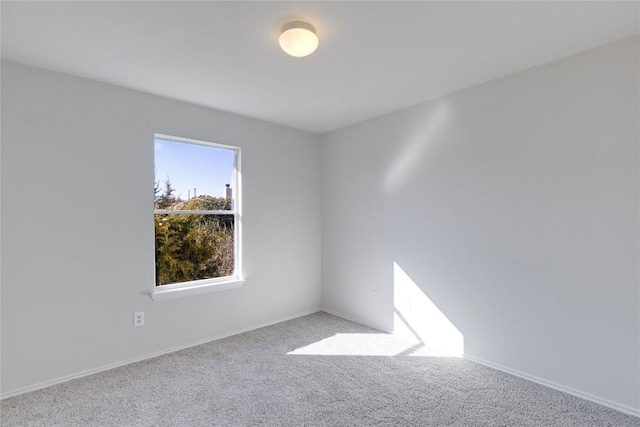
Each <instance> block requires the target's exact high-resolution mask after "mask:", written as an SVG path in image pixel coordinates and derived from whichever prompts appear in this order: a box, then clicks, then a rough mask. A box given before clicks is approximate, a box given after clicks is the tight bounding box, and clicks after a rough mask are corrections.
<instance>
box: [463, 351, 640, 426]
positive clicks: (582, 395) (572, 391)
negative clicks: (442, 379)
mask: <svg viewBox="0 0 640 427" xmlns="http://www.w3.org/2000/svg"><path fill="white" fill-rule="evenodd" d="M464 358H465V359H467V360H470V361H472V362H476V363H479V364H481V365H484V366H487V367H489V368H492V369H496V370H498V371H502V372H505V373H507V374H510V375H514V376H516V377H520V378H524V379H525V380H529V381H532V382H534V383H538V384H541V385H543V386H546V387H549V388H552V389H555V390H558V391H562V392H564V393H569V394H572V395H574V396H577V397H579V398H581V399H585V400H590V401H591V402H595V403H598V404H600V405H603V406H607V407H609V408H611V409H615V410H616V411H620V412H624V413H625V414H629V415H633V416H636V417H640V409H639V408H632V407H631V406H627V405H622V404H620V403H617V402H613V401H611V400H608V399H604V398H602V397H598V396H594V395H593V394H590V393H585V392H583V391H580V390H576V389H574V388H571V387H567V386H564V385H562V384H558V383H555V382H553V381H549V380H545V379H544V378H539V377H536V376H535V375H529V374H527V373H524V372H520V371H518V370H515V369H511V368H507V367H506V366H502V365H499V364H497V363H492V362H488V361H486V360H483V359H480V358H478V357H475V356H470V355H468V354H465V355H464Z"/></svg>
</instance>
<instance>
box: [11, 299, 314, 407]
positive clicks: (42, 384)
mask: <svg viewBox="0 0 640 427" xmlns="http://www.w3.org/2000/svg"><path fill="white" fill-rule="evenodd" d="M319 311H321V309H320V308H315V309H312V310H307V311H304V312H302V313H297V314H293V315H290V316H287V317H283V318H279V319H274V320H269V321H268V322H263V323H260V324H257V325H252V326H249V327H247V328H243V329H240V330H236V331H232V332H229V333H225V334H222V335H216V336H212V337H208V338H205V339H202V340H198V341H193V342H190V343H188V344H184V345H179V346H176V347H171V348H167V349H164V350H160V351H156V352H153V353H148V354H145V355H142V356H139V357H133V358H131V359H126V360H122V361H119V362H115V363H109V364H107V365H102V366H100V367H97V368H93V369H87V370H84V371H81V372H77V373H74V374H70V375H65V376H63V377H58V378H55V379H52V380H48V381H43V382H40V383H37V384H33V385H30V386H26V387H21V388H19V389H16V390H11V391H8V392H6V393H2V394H0V399H6V398H8V397H12V396H17V395H19V394H23V393H28V392H30V391H35V390H39V389H41V388H46V387H51V386H53V385H56V384H60V383H64V382H67V381H71V380H75V379H77V378H82V377H86V376H88V375H93V374H97V373H99V372H104V371H108V370H110V369H114V368H118V367H120V366H125V365H129V364H131V363H135V362H140V361H142V360H146V359H151V358H152V357H157V356H162V355H163V354H168V353H173V352H175V351H180V350H184V349H186V348H190V347H195V346H197V345H201V344H206V343H208V342H211V341H216V340H219V339H222V338H227V337H230V336H233V335H238V334H241V333H243V332H248V331H253V330H254V329H260V328H264V327H265V326H270V325H274V324H276V323H280V322H286V321H287V320H292V319H296V318H298V317H302V316H307V315H309V314H313V313H317V312H319Z"/></svg>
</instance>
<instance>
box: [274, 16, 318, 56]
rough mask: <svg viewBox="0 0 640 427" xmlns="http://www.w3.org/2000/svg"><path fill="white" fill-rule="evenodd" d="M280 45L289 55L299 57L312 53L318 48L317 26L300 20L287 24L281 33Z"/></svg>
mask: <svg viewBox="0 0 640 427" xmlns="http://www.w3.org/2000/svg"><path fill="white" fill-rule="evenodd" d="M280 47H281V48H282V50H284V51H285V52H287V53H288V54H289V55H291V56H295V57H298V58H301V57H303V56H307V55H311V54H312V53H313V52H315V50H316V49H317V48H318V36H317V35H316V30H315V28H313V26H312V25H310V24H307V23H306V22H300V21H297V22H289V23H288V24H285V25H284V27H282V34H281V35H280Z"/></svg>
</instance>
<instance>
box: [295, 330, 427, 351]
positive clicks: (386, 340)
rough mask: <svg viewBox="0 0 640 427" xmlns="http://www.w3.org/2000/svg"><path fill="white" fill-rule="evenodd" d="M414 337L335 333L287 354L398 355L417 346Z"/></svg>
mask: <svg viewBox="0 0 640 427" xmlns="http://www.w3.org/2000/svg"><path fill="white" fill-rule="evenodd" d="M419 345H420V343H419V342H418V341H417V340H415V339H410V340H406V339H398V338H397V337H394V336H393V335H391V334H386V333H382V332H381V333H373V334H356V333H353V334H348V333H345V334H335V335H333V336H331V337H329V338H325V339H323V340H320V341H317V342H314V343H313V344H309V345H307V346H304V347H300V348H298V349H295V350H294V351H291V352H289V353H287V354H291V355H307V356H309V355H313V356H398V355H401V354H403V353H404V352H406V351H408V350H411V349H412V348H415V347H416V346H419Z"/></svg>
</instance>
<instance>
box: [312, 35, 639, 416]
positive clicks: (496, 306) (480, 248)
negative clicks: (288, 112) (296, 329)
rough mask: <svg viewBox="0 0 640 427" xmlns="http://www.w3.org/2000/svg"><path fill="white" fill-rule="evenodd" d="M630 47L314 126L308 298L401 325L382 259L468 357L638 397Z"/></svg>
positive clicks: (634, 51) (634, 407)
mask: <svg viewBox="0 0 640 427" xmlns="http://www.w3.org/2000/svg"><path fill="white" fill-rule="evenodd" d="M638 49H639V45H638V38H630V39H625V40H623V41H620V42H616V43H613V44H611V45H608V46H604V47H601V48H597V49H593V50H590V51H587V52H583V53H581V54H578V55H575V56H572V57H568V58H565V59H562V60H559V61H556V62H552V63H549V64H546V65H543V66H540V67H537V68H534V69H530V70H527V71H524V72H521V73H518V74H514V75H511V76H507V77H504V78H501V79H498V80H495V81H492V82H489V83H485V84H482V85H479V86H476V87H473V88H470V89H466V90H463V91H460V92H458V93H455V94H452V95H450V96H446V97H443V98H440V99H437V100H433V101H431V102H427V103H424V104H420V105H417V106H415V107H412V108H409V109H405V110H402V111H398V112H395V113H392V114H388V115H385V116H382V117H379V118H376V119H373V120H369V121H366V122H363V123H360V124H357V125H354V126H351V127H348V128H345V129H342V130H338V131H335V132H332V133H329V134H327V135H324V136H323V141H322V152H323V267H322V268H323V269H322V272H323V307H324V308H326V309H328V310H330V311H333V312H335V313H340V314H342V315H345V316H347V317H351V318H353V319H358V320H360V321H361V322H365V323H368V324H371V325H375V326H377V327H379V328H382V329H394V328H397V327H398V326H403V325H402V323H403V322H401V321H399V318H398V316H397V315H396V316H395V318H394V311H396V310H397V311H399V312H402V311H403V310H405V311H408V312H413V314H412V316H413V317H414V318H415V317H416V313H415V312H416V310H418V311H419V310H420V309H421V308H420V307H419V306H418V307H416V306H415V302H413V303H412V304H413V307H412V308H409V307H410V306H411V305H412V304H406V301H397V300H396V301H394V291H395V289H394V286H397V285H399V284H398V283H396V282H397V281H398V280H397V279H398V275H397V274H395V276H394V263H395V264H396V266H397V267H399V268H400V269H401V272H402V274H406V276H408V277H409V278H410V279H407V280H410V281H413V282H414V283H415V285H417V287H418V288H419V289H420V290H421V291H422V292H423V293H424V298H425V300H426V298H428V299H429V300H430V301H431V302H432V303H433V304H434V305H435V306H437V307H438V308H439V310H440V311H441V312H442V314H443V315H444V316H446V318H447V319H448V320H449V321H450V322H451V323H452V324H453V325H454V326H455V328H456V329H457V330H458V331H460V333H461V334H462V336H463V339H464V353H465V354H466V355H467V356H468V357H471V358H475V359H476V360H480V361H483V362H485V363H490V364H493V365H495V366H499V367H501V368H502V369H507V370H511V371H513V372H516V373H519V374H521V375H526V376H529V377H532V378H536V379H538V380H540V381H543V382H547V383H548V384H552V385H555V386H557V387H561V388H564V389H566V390H570V391H573V392H575V393H578V394H581V395H583V396H586V397H590V398H594V399H597V400H600V401H601V402H604V403H607V404H610V405H612V406H615V407H617V408H619V409H623V410H626V411H630V412H633V413H639V412H638V411H639V410H640V404H639V402H640V385H639V383H640V371H639V360H640V351H639V345H640V342H639V341H640V307H639V302H640V301H639V284H640V280H639V261H638V260H639V255H640V254H639V249H638V246H639V245H638V243H639V226H638V225H639V224H638V220H639V214H640V212H639V206H638V203H639V193H640V187H639V172H638V171H639V164H638V163H639V150H638V141H639V137H640V136H639V114H640V111H639V98H638V93H639V84H638V77H639V67H638V60H639V58H638ZM396 273H397V272H396ZM394 279H395V280H394ZM374 290H375V291H377V296H375V295H374ZM424 307H426V303H425V305H424ZM408 308H409V309H408ZM418 314H420V313H418ZM404 317H406V316H404ZM418 317H419V316H418ZM430 327H432V325H429V324H414V325H412V328H413V329H414V331H417V330H419V329H420V328H423V329H427V332H432V333H437V332H438V331H428V330H429V328H430Z"/></svg>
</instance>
